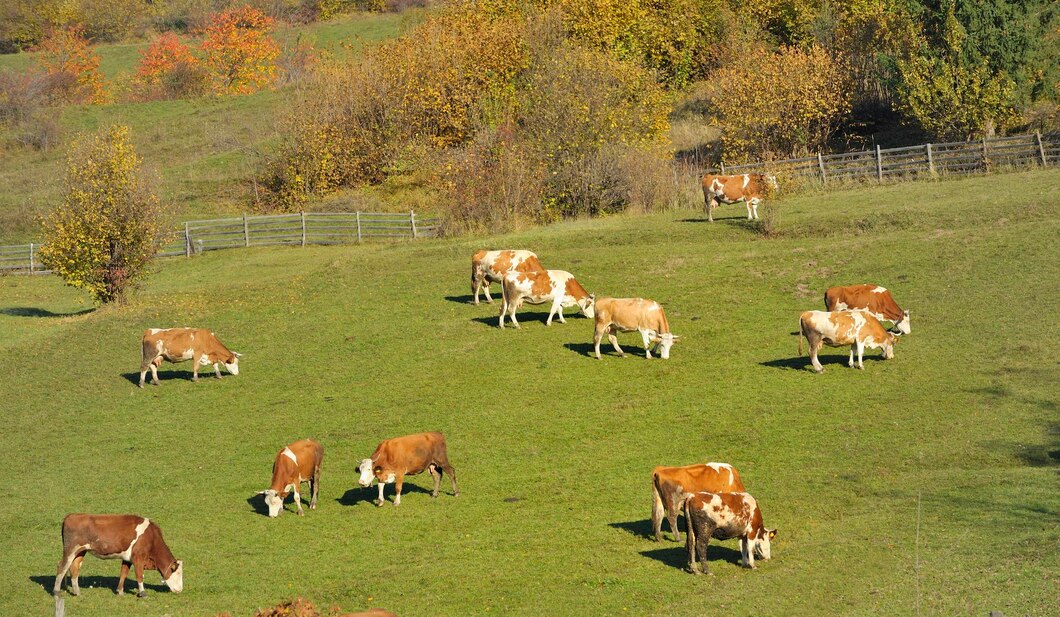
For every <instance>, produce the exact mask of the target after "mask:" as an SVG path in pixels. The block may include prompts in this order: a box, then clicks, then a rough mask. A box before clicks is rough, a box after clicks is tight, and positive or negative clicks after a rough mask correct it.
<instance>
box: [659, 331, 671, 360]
mask: <svg viewBox="0 0 1060 617" xmlns="http://www.w3.org/2000/svg"><path fill="white" fill-rule="evenodd" d="M673 345H674V335H673V334H672V333H670V332H667V333H666V334H661V335H659V345H658V349H659V355H660V356H662V359H663V360H669V359H670V348H671V347H673Z"/></svg>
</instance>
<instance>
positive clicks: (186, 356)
mask: <svg viewBox="0 0 1060 617" xmlns="http://www.w3.org/2000/svg"><path fill="white" fill-rule="evenodd" d="M193 355H195V352H194V351H192V350H191V349H190V348H189V349H186V350H185V351H184V353H183V354H181V355H180V359H181V360H191V357H192V356H193Z"/></svg>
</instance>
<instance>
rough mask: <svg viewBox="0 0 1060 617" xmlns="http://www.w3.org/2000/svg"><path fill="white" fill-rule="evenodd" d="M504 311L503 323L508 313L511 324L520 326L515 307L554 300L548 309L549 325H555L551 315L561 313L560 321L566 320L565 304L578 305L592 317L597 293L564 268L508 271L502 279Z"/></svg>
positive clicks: (501, 320)
mask: <svg viewBox="0 0 1060 617" xmlns="http://www.w3.org/2000/svg"><path fill="white" fill-rule="evenodd" d="M501 298H502V303H501V304H502V306H501V315H500V326H501V328H503V327H504V316H505V314H506V313H507V314H508V316H509V317H511V320H512V325H514V326H515V327H516V328H518V327H519V322H518V321H517V320H516V319H515V311H517V310H519V307H520V306H522V304H523V302H528V303H530V304H545V303H546V302H551V304H552V306H551V307H550V308H549V310H548V319H546V320H545V325H546V326H551V325H552V318H553V317H554V316H558V317H559V322H560V323H567V320H565V319H563V308H564V307H570V306H577V307H578V310H580V311H581V312H582V314H583V315H585V316H586V317H588V318H590V319H592V318H593V314H594V313H593V303H594V301H595V300H596V296H594V295H592V294H590V293H589V292H587V291H585V288H584V287H582V286H581V284H580V283H578V281H576V280H574V275H573V274H571V273H570V272H566V271H563V270H537V271H534V272H509V273H508V274H505V275H504V278H503V279H502V280H501Z"/></svg>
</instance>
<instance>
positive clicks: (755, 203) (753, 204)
mask: <svg viewBox="0 0 1060 617" xmlns="http://www.w3.org/2000/svg"><path fill="white" fill-rule="evenodd" d="M758 204H759V199H758V198H757V197H755V198H754V199H752V200H751V208H752V209H753V210H754V214H755V218H758Z"/></svg>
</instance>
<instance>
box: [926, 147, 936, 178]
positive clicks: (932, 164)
mask: <svg viewBox="0 0 1060 617" xmlns="http://www.w3.org/2000/svg"><path fill="white" fill-rule="evenodd" d="M925 147H926V148H927V161H928V173H929V174H931V175H933V176H934V175H935V159H934V158H932V156H931V144H928V145H927V146H925Z"/></svg>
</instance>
